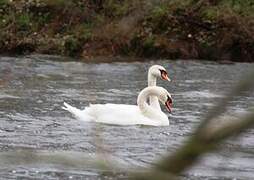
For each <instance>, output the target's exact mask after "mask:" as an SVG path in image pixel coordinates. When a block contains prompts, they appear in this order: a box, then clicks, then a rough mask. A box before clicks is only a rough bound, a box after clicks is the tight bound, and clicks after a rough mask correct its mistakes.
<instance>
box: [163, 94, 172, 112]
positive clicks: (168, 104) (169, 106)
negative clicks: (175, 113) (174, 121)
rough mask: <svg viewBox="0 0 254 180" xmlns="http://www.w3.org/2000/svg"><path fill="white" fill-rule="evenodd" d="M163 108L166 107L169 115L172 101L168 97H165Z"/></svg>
mask: <svg viewBox="0 0 254 180" xmlns="http://www.w3.org/2000/svg"><path fill="white" fill-rule="evenodd" d="M165 106H166V108H167V110H168V111H169V112H170V113H171V112H172V106H173V101H172V98H171V97H170V96H169V95H168V96H167V101H166V102H165Z"/></svg>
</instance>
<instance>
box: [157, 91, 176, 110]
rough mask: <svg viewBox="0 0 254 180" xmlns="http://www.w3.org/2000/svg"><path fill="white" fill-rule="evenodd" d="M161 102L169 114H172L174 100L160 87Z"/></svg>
mask: <svg viewBox="0 0 254 180" xmlns="http://www.w3.org/2000/svg"><path fill="white" fill-rule="evenodd" d="M159 101H160V102H161V103H163V104H164V105H165V106H166V108H167V110H168V112H170V113H171V112H172V107H173V99H172V96H171V94H170V93H169V92H168V91H167V90H166V89H164V88H162V87H160V96H159Z"/></svg>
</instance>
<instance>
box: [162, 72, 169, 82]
mask: <svg viewBox="0 0 254 180" xmlns="http://www.w3.org/2000/svg"><path fill="white" fill-rule="evenodd" d="M161 78H162V79H164V80H166V81H169V82H170V81H171V79H169V77H168V73H167V72H166V71H162V72H161Z"/></svg>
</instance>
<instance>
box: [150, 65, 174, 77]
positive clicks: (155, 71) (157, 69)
mask: <svg viewBox="0 0 254 180" xmlns="http://www.w3.org/2000/svg"><path fill="white" fill-rule="evenodd" d="M149 74H151V75H152V76H154V77H158V78H161V79H163V80H166V81H171V80H170V79H169V77H168V73H167V71H166V69H165V68H164V67H163V66H160V65H153V66H151V67H150V68H149Z"/></svg>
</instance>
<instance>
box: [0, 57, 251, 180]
mask: <svg viewBox="0 0 254 180" xmlns="http://www.w3.org/2000/svg"><path fill="white" fill-rule="evenodd" d="M153 64H161V65H163V66H164V67H165V68H166V69H167V70H168V72H169V76H170V78H171V79H172V82H171V83H167V82H162V81H159V82H158V84H159V85H161V86H163V87H165V88H167V89H168V91H169V92H171V93H172V96H173V99H174V109H173V113H172V115H169V121H170V126H169V127H144V126H112V125H103V124H99V125H98V124H87V123H84V122H79V121H77V120H75V119H74V118H73V117H72V116H71V115H70V114H69V113H68V112H65V111H63V110H62V109H61V106H62V104H63V102H64V101H66V102H68V103H70V104H72V105H74V106H76V107H79V108H84V107H85V106H87V105H89V103H107V102H108V103H126V104H135V103H136V98H137V95H138V93H139V91H140V90H141V89H142V88H144V87H145V86H146V85H147V70H148V68H149V66H151V65H153ZM251 69H254V64H247V63H242V64H240V63H237V64H216V63H212V62H202V63H200V62H198V61H168V60H163V61H146V62H142V63H141V62H132V63H100V64H91V63H90V64H87V63H82V62H74V61H68V62H67V61H61V58H57V57H51V56H39V55H38V56H30V57H21V58H14V57H0V76H1V81H0V88H1V91H0V120H1V123H0V151H1V152H0V177H1V178H3V179H16V178H20V179H22V178H23V179H29V178H30V179H85V178H88V179H98V178H105V179H110V178H111V177H108V176H107V175H104V174H103V173H102V170H99V168H98V167H96V166H94V165H91V164H93V163H91V164H90V165H89V162H87V161H86V160H85V159H86V157H87V156H88V157H89V158H88V159H93V158H95V156H96V154H97V152H102V154H103V155H101V156H102V157H103V158H109V156H110V157H113V159H115V160H116V161H117V162H119V163H120V164H121V165H122V166H128V167H132V168H134V169H135V168H136V167H146V166H150V165H151V164H152V163H153V162H154V160H156V159H158V158H161V156H162V155H163V154H164V153H165V152H173V151H175V150H176V149H177V148H178V147H179V146H180V145H181V144H182V143H183V141H184V140H185V139H186V138H188V137H189V136H190V135H191V133H192V131H193V129H194V128H195V126H196V125H197V124H198V123H199V122H200V121H201V120H202V117H204V115H205V114H206V113H207V111H208V110H209V109H210V108H211V107H212V106H213V105H215V103H216V102H217V101H218V100H219V99H220V98H222V97H223V95H224V94H225V92H227V91H228V90H230V88H231V87H232V86H233V85H234V84H235V83H236V82H237V80H238V79H239V78H240V77H241V75H242V74H244V73H245V72H247V71H248V70H251ZM253 102H254V98H253V94H247V95H246V96H242V97H239V98H236V100H235V101H234V102H233V103H232V106H231V109H230V111H231V112H235V111H237V112H244V111H245V110H246V109H247V108H248V107H251V106H253ZM163 110H164V112H166V111H165V109H164V108H163ZM253 133H254V131H252V130H249V131H248V132H247V133H245V134H243V135H242V136H241V137H239V138H237V139H232V140H229V141H227V142H226V143H225V144H223V145H224V146H225V147H226V148H224V149H223V150H221V151H220V152H218V153H211V154H209V155H207V156H206V157H205V158H203V159H202V160H201V161H200V163H199V164H198V165H196V166H195V167H194V168H193V169H191V170H189V171H188V172H186V174H185V175H184V176H185V177H186V178H187V179H189V178H191V179H197V178H201V179H203V178H212V177H213V178H215V179H221V178H239V179H253V178H254V163H253V162H254V155H253V153H254V151H253V148H254V135H253ZM20 150H22V152H23V151H24V152H26V151H27V152H28V155H27V153H23V155H21V156H25V158H21V159H15V157H16V156H17V157H18V156H19V153H20ZM30 151H33V152H34V153H35V154H36V152H38V154H37V155H38V157H44V156H43V154H44V155H45V154H46V155H48V156H49V157H51V158H49V159H48V160H49V161H47V160H45V161H44V162H40V160H36V158H33V157H30V156H29V152H30ZM40 153H42V154H40ZM54 153H56V154H58V155H60V156H62V157H68V156H70V157H72V158H74V160H73V162H72V163H73V164H68V163H66V162H63V163H54V160H53V159H54V157H55V156H57V155H54ZM66 153H67V154H66ZM21 154H22V153H21ZM24 154H25V155H24ZM27 158H28V160H25V159H27ZM29 158H31V159H30V160H29ZM82 158H83V159H84V161H85V162H87V163H85V164H84V165H83V166H80V165H79V164H80V161H82V160H83V159H82ZM75 159H76V160H77V163H75ZM47 162H48V163H47ZM75 164H77V166H75ZM121 165H120V166H121ZM116 177H117V178H124V175H123V174H120V175H116Z"/></svg>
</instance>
